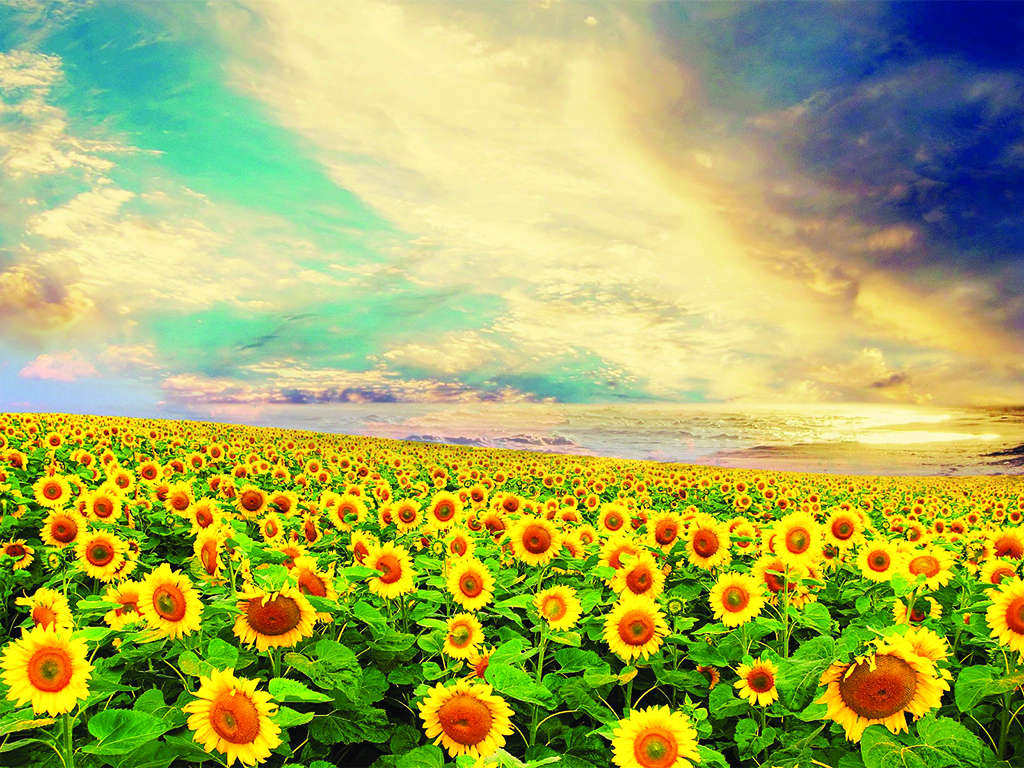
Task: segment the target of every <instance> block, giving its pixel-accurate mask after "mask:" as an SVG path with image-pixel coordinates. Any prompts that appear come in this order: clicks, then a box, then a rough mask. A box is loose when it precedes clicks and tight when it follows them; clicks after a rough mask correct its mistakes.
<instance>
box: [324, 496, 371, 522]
mask: <svg viewBox="0 0 1024 768" xmlns="http://www.w3.org/2000/svg"><path fill="white" fill-rule="evenodd" d="M367 514H368V510H367V508H366V502H364V501H363V500H362V499H361V498H359V497H358V496H353V495H352V494H349V493H346V494H344V495H343V496H341V497H340V498H339V499H338V501H337V503H336V504H332V505H331V506H329V507H327V515H328V517H329V518H330V520H331V522H332V523H334V527H335V528H337V529H338V530H339V531H351V530H352V526H353V525H358V524H359V523H361V522H363V521H364V520H366V516H367Z"/></svg>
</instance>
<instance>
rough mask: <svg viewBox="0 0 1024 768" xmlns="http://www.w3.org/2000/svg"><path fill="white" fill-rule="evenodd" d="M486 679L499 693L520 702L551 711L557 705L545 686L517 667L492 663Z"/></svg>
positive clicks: (485, 676)
mask: <svg viewBox="0 0 1024 768" xmlns="http://www.w3.org/2000/svg"><path fill="white" fill-rule="evenodd" d="M484 678H485V679H486V680H487V682H488V683H490V684H491V685H493V686H494V690H495V691H496V692H497V693H501V694H504V695H505V696H508V697H510V698H513V699H517V700H518V701H528V702H530V703H531V704H539V705H540V706H542V707H546V708H548V709H550V708H551V707H553V706H554V704H555V697H554V696H553V695H552V693H551V691H550V690H548V689H547V688H546V687H545V686H543V685H540V684H538V683H536V682H535V681H534V680H533V678H531V677H530V676H529V675H528V674H526V673H525V672H523V671H522V670H521V669H516V668H515V667H506V666H504V665H497V666H496V665H495V664H494V662H493V661H492V662H491V663H490V664H488V665H487V671H486V672H485V673H484Z"/></svg>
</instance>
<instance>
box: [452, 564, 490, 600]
mask: <svg viewBox="0 0 1024 768" xmlns="http://www.w3.org/2000/svg"><path fill="white" fill-rule="evenodd" d="M447 587H448V592H449V593H451V596H452V599H453V600H455V602H456V603H458V604H459V605H461V606H462V607H463V608H465V609H466V610H467V611H477V610H480V609H481V608H483V607H484V606H485V605H487V604H488V603H490V602H491V601H492V600H493V599H494V576H492V575H491V572H490V570H488V568H487V566H486V565H484V564H483V563H481V562H480V561H479V560H477V559H476V558H475V557H460V558H456V559H454V560H452V561H450V564H449V570H448V580H447Z"/></svg>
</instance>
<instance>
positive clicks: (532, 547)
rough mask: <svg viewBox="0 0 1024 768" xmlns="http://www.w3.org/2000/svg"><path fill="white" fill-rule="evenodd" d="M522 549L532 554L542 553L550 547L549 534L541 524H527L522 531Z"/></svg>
mask: <svg viewBox="0 0 1024 768" xmlns="http://www.w3.org/2000/svg"><path fill="white" fill-rule="evenodd" d="M522 540H523V549H525V550H526V551H527V552H529V553H530V554H532V555H542V554H544V553H545V552H547V551H548V550H549V549H550V548H551V534H550V533H549V532H548V530H547V529H546V528H545V527H544V526H542V525H528V526H526V529H525V530H524V531H523V539H522Z"/></svg>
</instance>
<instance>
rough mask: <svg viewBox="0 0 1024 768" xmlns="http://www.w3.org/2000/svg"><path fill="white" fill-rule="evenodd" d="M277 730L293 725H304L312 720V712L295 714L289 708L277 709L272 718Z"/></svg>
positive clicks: (294, 711) (295, 712)
mask: <svg viewBox="0 0 1024 768" xmlns="http://www.w3.org/2000/svg"><path fill="white" fill-rule="evenodd" d="M272 719H273V721H274V722H275V723H277V726H278V727H279V728H282V729H283V728H291V727H292V726H293V725H305V724H306V723H308V722H309V721H310V720H312V719H313V713H312V712H297V711H296V710H294V709H292V708H291V707H278V708H277V714H276V715H274V717H273V718H272Z"/></svg>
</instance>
